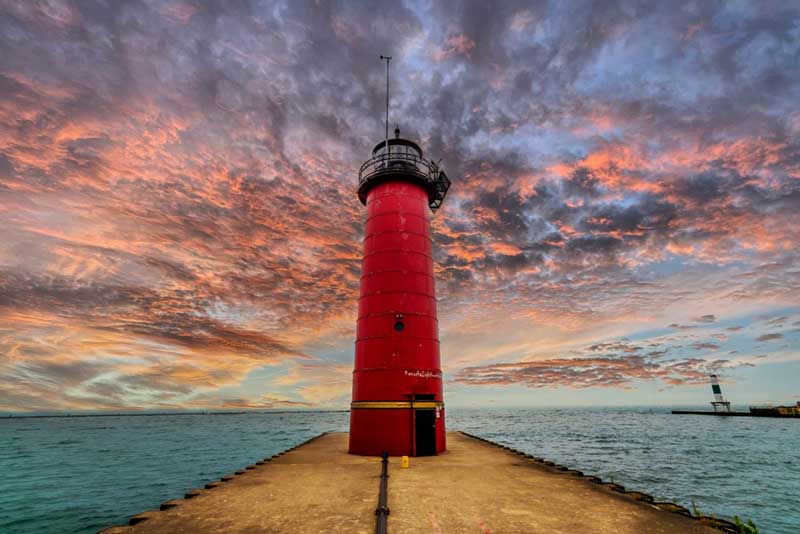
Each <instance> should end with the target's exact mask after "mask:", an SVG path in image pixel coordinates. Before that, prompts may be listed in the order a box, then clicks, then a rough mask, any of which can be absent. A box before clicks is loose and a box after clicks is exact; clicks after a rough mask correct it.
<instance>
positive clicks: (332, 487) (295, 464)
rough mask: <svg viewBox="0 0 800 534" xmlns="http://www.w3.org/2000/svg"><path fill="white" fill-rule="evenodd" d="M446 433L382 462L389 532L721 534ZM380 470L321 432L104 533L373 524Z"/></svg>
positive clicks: (349, 529) (314, 529)
mask: <svg viewBox="0 0 800 534" xmlns="http://www.w3.org/2000/svg"><path fill="white" fill-rule="evenodd" d="M447 439H448V449H449V450H448V451H447V452H446V453H444V454H442V455H440V456H429V457H421V458H411V466H410V468H408V469H402V468H401V467H400V461H399V459H398V458H391V459H390V466H389V488H388V505H389V509H390V511H391V513H390V515H389V522H388V531H389V532H390V533H391V534H400V533H413V534H417V533H427V532H430V533H434V534H447V533H462V532H464V533H475V534H488V533H494V534H500V533H525V534H529V533H537V532H541V533H548V534H555V533H574V532H598V533H606V532H607V533H614V534H625V533H631V534H640V533H643V532H647V533H664V534H666V533H674V532H682V533H687V534H692V533H698V534H700V533H706V534H713V533H717V534H718V533H719V532H720V531H719V530H717V529H714V528H712V527H710V526H708V525H705V524H703V522H701V521H698V520H696V519H692V518H689V517H685V516H683V515H680V514H676V513H670V512H667V511H664V510H661V509H658V508H655V507H654V506H652V505H651V504H649V503H647V502H644V501H642V500H636V499H634V498H632V497H631V496H628V495H625V494H622V493H619V492H618V491H614V490H613V489H612V488H609V487H606V486H603V485H600V484H596V483H592V482H590V481H589V480H587V479H586V478H582V477H580V476H577V475H576V474H564V473H562V472H559V471H558V470H557V469H556V468H553V467H548V466H546V465H543V464H541V463H536V462H534V461H532V460H530V459H527V458H525V457H524V456H522V455H519V454H515V453H513V452H510V451H506V450H503V449H501V448H498V447H496V446H493V445H490V444H487V443H484V442H481V441H479V440H477V439H474V438H472V437H469V436H466V435H464V434H461V433H459V432H450V433H448V436H447ZM379 475H380V459H378V458H367V457H359V456H351V455H348V454H347V434H344V433H336V434H325V435H323V436H321V437H319V438H317V439H315V440H313V441H311V442H310V443H307V444H306V445H303V446H301V447H299V448H297V449H295V450H292V451H289V452H287V453H285V454H283V455H281V456H280V457H277V458H274V459H273V460H271V461H269V462H266V463H264V464H263V465H256V466H253V468H252V469H248V470H246V471H244V472H243V473H242V474H240V475H238V476H235V477H233V478H232V479H230V480H228V481H226V482H222V483H220V484H219V485H218V486H216V487H213V488H210V489H205V490H202V491H200V492H199V493H198V494H196V496H194V497H193V498H191V499H181V500H175V501H169V502H168V503H165V506H164V508H170V509H167V510H165V511H152V512H145V513H143V514H139V515H138V516H134V518H133V522H134V523H136V524H134V525H132V526H126V527H111V528H108V529H105V530H104V531H102V532H104V533H107V534H134V533H137V534H138V533H167V532H169V533H190V532H191V533H203V532H226V533H227V532H231V533H233V532H241V533H244V532H247V533H252V532H270V533H283V532H286V533H315V534H316V533H319V532H344V533H348V534H356V533H365V534H367V533H372V532H374V531H375V507H376V504H377V500H378V482H379ZM645 497H646V496H645ZM137 521H139V522H138V523H137Z"/></svg>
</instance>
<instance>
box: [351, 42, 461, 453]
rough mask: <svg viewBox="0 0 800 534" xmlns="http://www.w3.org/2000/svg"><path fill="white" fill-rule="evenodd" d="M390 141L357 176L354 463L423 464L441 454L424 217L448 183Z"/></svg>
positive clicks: (405, 144)
mask: <svg viewBox="0 0 800 534" xmlns="http://www.w3.org/2000/svg"><path fill="white" fill-rule="evenodd" d="M382 59H387V73H388V59H389V58H385V57H382ZM387 87H388V74H387ZM387 94H388V89H387ZM387 110H388V96H387ZM387 125H388V111H387ZM387 133H388V127H387ZM394 134H395V136H394V139H388V135H387V136H386V137H387V138H386V139H385V140H383V141H381V142H380V143H378V144H377V145H376V146H375V148H374V149H373V150H372V157H371V158H369V159H368V160H367V161H366V162H365V163H364V164H363V165H362V166H361V169H360V171H359V176H358V198H359V199H360V200H361V202H362V203H363V204H365V205H366V207H367V221H366V232H365V236H364V258H363V262H362V276H361V297H360V298H359V301H358V325H357V329H356V348H355V370H354V371H353V402H352V404H351V406H350V407H351V411H350V453H351V454H362V455H380V454H381V453H383V452H384V451H386V452H388V453H389V454H390V455H393V456H400V455H409V456H423V455H431V454H437V453H439V452H443V451H444V450H445V449H446V443H445V427H444V398H443V396H442V371H441V365H440V362H439V331H438V322H437V319H436V294H435V291H434V280H433V258H432V256H431V237H430V224H429V222H428V215H427V212H428V209H430V210H431V211H436V209H437V208H439V206H441V205H442V201H443V200H444V197H445V195H446V194H447V190H448V188H449V187H450V180H448V178H447V176H446V175H445V173H444V172H443V171H442V170H441V169H439V167H438V165H437V164H436V163H434V162H432V161H429V160H427V159H425V158H424V157H423V153H422V149H421V148H420V147H419V145H417V144H416V143H414V142H412V141H409V140H407V139H403V138H401V137H400V130H399V129H395V131H394Z"/></svg>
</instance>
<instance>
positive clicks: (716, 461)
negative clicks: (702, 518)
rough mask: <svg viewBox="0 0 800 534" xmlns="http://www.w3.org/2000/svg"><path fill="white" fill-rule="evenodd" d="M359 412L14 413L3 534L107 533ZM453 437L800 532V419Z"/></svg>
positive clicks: (644, 416) (593, 414) (6, 454)
mask: <svg viewBox="0 0 800 534" xmlns="http://www.w3.org/2000/svg"><path fill="white" fill-rule="evenodd" d="M347 421H348V414H347V413H341V412H328V413H289V414H287V413H284V414H276V413H273V414H255V413H253V414H246V415H183V416H175V415H163V416H154V417H99V418H47V419H0V473H2V476H0V532H3V533H7V532H8V533H17V532H19V533H28V532H30V533H33V532H37V533H40V532H95V531H97V530H98V529H100V528H102V527H104V526H108V525H112V524H124V523H125V522H126V521H127V518H128V517H130V516H131V515H134V514H136V513H138V512H141V511H143V510H146V509H152V508H154V507H157V506H158V504H159V503H161V502H163V501H165V500H168V499H172V498H176V497H180V496H182V495H183V493H185V492H186V490H189V489H191V488H197V487H201V486H202V485H203V484H205V483H206V482H210V481H212V480H216V479H218V478H219V477H220V476H222V475H224V474H228V473H231V472H233V471H235V470H236V469H239V468H242V467H243V466H245V465H247V464H250V463H253V462H254V461H256V460H259V459H261V458H263V457H265V456H268V455H271V454H274V453H276V452H279V451H281V450H284V449H286V448H288V447H290V446H292V445H294V444H296V443H299V442H301V441H304V440H306V439H308V438H310V437H312V436H315V435H317V434H319V433H321V432H327V431H337V430H346V429H347ZM448 426H449V428H450V429H452V430H466V431H468V432H471V433H473V434H477V435H480V436H483V437H485V438H488V439H491V440H493V441H497V442H500V443H504V444H507V445H510V446H513V447H515V448H517V449H520V450H523V451H525V452H529V453H531V454H536V455H538V456H542V457H545V458H547V459H549V460H552V461H554V462H558V463H561V464H564V465H567V466H569V467H573V468H575V469H580V470H582V471H584V472H586V473H590V474H596V475H599V476H601V477H602V478H603V479H604V480H612V479H613V480H614V481H615V482H617V483H619V484H623V485H624V486H626V487H627V488H629V489H636V490H640V491H645V492H647V493H650V494H652V495H654V496H656V497H658V498H661V499H665V500H674V501H676V502H678V503H680V504H683V505H685V506H689V507H690V506H691V502H692V501H694V502H695V503H696V505H697V506H698V508H699V509H700V510H701V511H702V512H703V513H706V514H716V515H718V516H722V517H727V518H730V517H731V516H732V515H733V514H738V515H740V516H744V517H752V518H753V519H754V520H755V521H756V523H757V524H758V525H759V527H760V528H761V531H762V532H766V533H785V534H790V533H791V534H794V533H797V532H800V458H799V457H798V454H797V444H798V442H800V421H797V420H789V419H756V418H731V419H724V418H716V417H703V416H677V415H675V416H673V415H671V414H669V411H668V410H666V409H642V408H640V409H620V408H603V409H601V408H595V409H579V408H578V409H576V408H569V409H507V408H506V409H456V408H453V409H451V410H450V411H449V413H448Z"/></svg>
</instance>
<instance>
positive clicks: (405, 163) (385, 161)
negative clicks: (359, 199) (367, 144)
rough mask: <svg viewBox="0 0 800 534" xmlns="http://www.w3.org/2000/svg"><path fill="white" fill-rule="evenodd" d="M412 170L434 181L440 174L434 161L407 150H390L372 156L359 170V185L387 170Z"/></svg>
mask: <svg viewBox="0 0 800 534" xmlns="http://www.w3.org/2000/svg"><path fill="white" fill-rule="evenodd" d="M395 171H403V172H412V173H414V174H417V175H419V176H421V177H422V178H424V179H426V180H428V181H431V182H432V181H434V180H435V179H436V177H437V175H438V174H439V167H438V165H436V164H435V163H433V162H432V161H428V160H427V159H425V158H423V157H421V156H418V155H417V154H411V153H407V152H390V153H389V154H378V155H376V156H372V157H371V158H369V159H368V160H367V161H365V162H364V164H363V165H362V166H361V169H359V171H358V185H359V187H361V185H362V184H363V183H364V182H366V181H367V180H369V179H370V178H372V177H373V176H375V175H377V174H382V173H386V172H395Z"/></svg>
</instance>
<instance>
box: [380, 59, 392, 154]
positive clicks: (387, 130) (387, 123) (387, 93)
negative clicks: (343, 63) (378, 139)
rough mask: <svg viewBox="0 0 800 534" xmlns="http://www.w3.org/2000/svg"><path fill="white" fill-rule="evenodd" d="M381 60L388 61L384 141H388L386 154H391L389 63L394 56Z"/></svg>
mask: <svg viewBox="0 0 800 534" xmlns="http://www.w3.org/2000/svg"><path fill="white" fill-rule="evenodd" d="M381 60H382V61H383V60H385V61H386V136H385V137H384V139H385V140H386V145H385V148H386V153H387V154H388V153H389V62H390V61H391V60H392V56H381Z"/></svg>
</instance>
